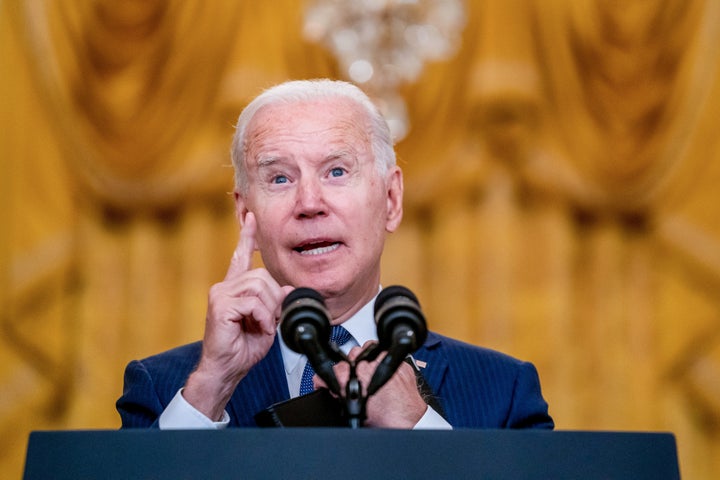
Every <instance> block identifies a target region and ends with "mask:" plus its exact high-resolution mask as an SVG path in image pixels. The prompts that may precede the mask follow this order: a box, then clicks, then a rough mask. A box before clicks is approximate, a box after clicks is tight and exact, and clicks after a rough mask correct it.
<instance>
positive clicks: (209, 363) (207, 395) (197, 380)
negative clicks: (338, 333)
mask: <svg viewBox="0 0 720 480" xmlns="http://www.w3.org/2000/svg"><path fill="white" fill-rule="evenodd" d="M256 230H257V224H256V221H255V216H254V215H253V214H252V213H250V212H248V213H247V214H246V216H245V225H244V226H243V228H242V230H241V232H240V239H239V241H238V245H237V247H236V249H235V252H234V254H233V257H232V260H231V261H230V267H229V268H228V271H227V275H226V276H225V279H224V280H223V281H222V282H220V283H218V284H215V285H213V286H212V288H211V289H210V294H209V298H208V310H207V317H206V319H205V336H204V339H203V349H202V355H201V357H200V362H199V364H198V367H197V369H196V370H195V371H194V372H193V373H192V374H191V375H190V377H189V378H188V381H187V384H186V385H185V389H184V390H183V396H184V397H185V400H187V401H188V402H189V403H190V404H191V405H193V406H194V407H195V408H197V409H198V410H199V411H201V412H202V413H203V414H204V415H206V416H207V417H208V418H210V419H211V420H219V419H220V417H221V416H222V412H223V409H224V408H225V405H226V404H227V402H228V401H229V399H230V396H231V395H232V392H233V391H234V390H235V387H237V384H238V383H239V382H240V380H242V378H243V377H245V375H246V374H247V372H248V371H249V370H250V369H251V368H252V367H253V366H254V365H255V364H256V363H258V362H259V361H260V360H261V359H262V358H263V357H264V356H265V355H266V354H267V352H268V351H269V350H270V347H271V346H272V344H273V341H274V339H275V332H276V327H277V323H278V321H279V318H280V311H281V306H282V301H283V300H284V298H285V296H286V295H287V294H288V293H289V292H290V291H292V287H290V286H285V287H281V286H280V285H279V284H278V283H277V282H276V281H275V279H273V278H272V276H271V275H270V273H269V272H268V271H267V270H265V269H264V268H257V269H252V255H253V251H254V250H255V232H256Z"/></svg>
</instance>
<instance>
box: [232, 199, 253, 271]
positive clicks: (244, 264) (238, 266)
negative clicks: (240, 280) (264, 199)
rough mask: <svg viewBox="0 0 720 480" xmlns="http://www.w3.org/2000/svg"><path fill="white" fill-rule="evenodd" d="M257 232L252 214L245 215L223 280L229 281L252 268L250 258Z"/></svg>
mask: <svg viewBox="0 0 720 480" xmlns="http://www.w3.org/2000/svg"><path fill="white" fill-rule="evenodd" d="M256 231H257V222H256V221H255V215H254V214H253V213H252V212H247V213H246V214H245V223H244V225H243V227H242V229H241V230H240V239H239V240H238V244H237V247H235V252H233V256H232V259H231V260H230V266H229V267H228V271H227V274H226V275H225V280H229V279H231V278H233V277H235V276H237V275H240V274H241V273H245V272H247V271H248V270H250V268H251V267H252V256H253V251H255V232H256Z"/></svg>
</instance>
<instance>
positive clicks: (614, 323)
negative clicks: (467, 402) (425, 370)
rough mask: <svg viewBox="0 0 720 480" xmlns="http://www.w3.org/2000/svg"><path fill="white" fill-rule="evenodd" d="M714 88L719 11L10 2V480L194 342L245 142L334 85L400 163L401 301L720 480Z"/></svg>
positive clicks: (5, 255) (495, 4)
mask: <svg viewBox="0 0 720 480" xmlns="http://www.w3.org/2000/svg"><path fill="white" fill-rule="evenodd" d="M719 66H720V2H716V1H713V0H656V1H653V0H645V1H629V2H626V1H608V0H553V1H540V0H538V1H531V0H472V1H465V2H463V1H460V0H367V1H363V2H353V1H345V0H317V1H310V2H301V1H296V0H273V1H255V0H243V1H238V0H225V1H220V0H217V1H211V2H207V1H202V0H125V1H123V2H117V1H113V0H75V1H72V2H53V1H47V0H46V1H43V0H26V1H21V0H0V72H1V73H0V99H1V100H0V172H1V173H0V205H1V208H0V225H1V226H0V231H1V232H2V233H1V234H0V267H1V268H0V271H1V276H0V326H1V329H0V332H1V333H0V477H2V478H19V477H20V475H21V471H22V467H23V463H24V455H25V448H26V445H27V436H28V433H29V432H30V431H31V430H40V429H86V428H103V429H106V428H109V429H114V428H117V427H118V426H119V418H118V416H117V414H116V412H115V409H114V402H115V400H116V399H117V397H118V396H119V395H120V394H121V392H122V375H123V369H124V366H125V365H126V363H127V362H128V361H130V360H132V359H135V358H142V357H145V356H148V355H151V354H153V353H157V352H159V351H162V350H164V349H167V348H170V347H173V346H176V345H178V344H181V343H186V342H190V341H194V340H197V339H199V338H201V336H202V332H203V323H204V316H205V307H206V299H207V291H208V288H209V286H210V285H211V284H213V283H215V282H217V281H220V280H221V279H222V278H223V276H224V272H225V270H226V268H227V264H228V260H229V258H230V256H231V254H232V251H233V248H234V245H235V243H236V240H237V234H238V228H237V226H236V224H235V219H234V217H233V210H232V207H233V204H232V198H231V196H230V195H229V192H231V191H232V169H231V168H230V160H229V154H228V151H229V146H230V141H231V137H232V134H233V125H234V123H235V120H236V118H237V115H238V114H239V112H240V110H241V109H242V108H243V106H244V105H245V104H246V103H247V102H248V101H249V99H251V98H252V97H254V96H255V95H257V94H258V93H259V92H260V91H261V90H262V89H263V88H266V87H268V86H270V85H272V84H275V83H278V82H281V81H284V80H287V79H297V78H314V77H332V78H342V79H347V80H351V81H353V82H355V83H357V84H358V85H359V86H361V87H362V88H364V89H365V90H366V91H367V92H368V93H370V94H371V95H372V96H373V98H374V99H375V100H376V101H377V102H378V104H379V105H381V106H382V108H383V109H384V111H386V112H387V115H388V116H389V118H390V119H391V121H392V122H391V123H392V126H393V129H394V132H395V134H396V138H397V151H398V155H399V161H400V163H401V165H402V167H403V169H404V172H405V186H406V202H405V219H404V222H403V226H402V227H401V229H400V231H399V232H398V233H396V234H394V235H392V236H391V237H390V239H389V242H388V247H387V250H386V255H385V257H384V266H383V283H384V284H385V285H389V284H394V283H397V284H403V285H406V286H408V287H409V288H411V289H412V290H414V291H415V292H416V293H417V294H418V296H419V298H420V299H421V302H422V304H423V307H424V310H425V312H426V315H427V317H428V320H429V323H430V326H431V327H432V328H433V329H434V330H436V331H438V332H440V333H443V334H447V335H451V336H454V337H457V338H460V339H462V340H465V341H467V342H471V343H474V344H477V345H484V346H488V347H491V348H495V349H499V350H502V351H505V352H507V353H510V354H512V355H515V356H517V357H520V358H522V359H525V360H529V361H532V362H534V363H535V365H536V366H537V367H538V369H539V372H540V377H541V380H542V386H543V392H544V395H545V397H546V399H547V400H548V402H549V404H550V413H551V414H552V416H553V417H554V418H555V421H556V424H557V428H559V429H602V430H653V431H671V432H673V433H674V434H675V435H676V437H677V441H678V448H679V455H680V461H681V469H682V473H683V476H684V477H685V478H693V479H710V478H714V475H715V474H716V473H717V472H718V471H720V191H719V190H718V188H719V187H718V184H719V183H720V149H719V147H720V133H718V132H717V128H718V124H719V118H720V117H719V116H720V72H719V71H718V68H719Z"/></svg>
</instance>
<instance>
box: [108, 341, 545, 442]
mask: <svg viewBox="0 0 720 480" xmlns="http://www.w3.org/2000/svg"><path fill="white" fill-rule="evenodd" d="M201 348H202V345H201V343H200V342H196V343H192V344H189V345H185V346H182V347H178V348H175V349H173V350H169V351H167V352H164V353H161V354H159V355H155V356H152V357H149V358H147V359H145V360H140V361H137V360H135V361H132V362H131V363H130V364H129V365H128V366H127V368H126V370H125V386H124V389H123V395H122V397H120V399H119V400H118V401H117V405H116V406H117V410H118V412H119V413H120V417H121V419H122V426H123V428H131V427H153V426H157V423H158V418H159V417H160V414H161V413H162V412H163V410H164V409H165V407H166V406H167V404H168V403H169V402H170V400H172V398H173V397H174V396H175V394H176V393H177V391H178V390H179V389H180V388H181V387H182V386H183V385H184V384H185V381H186V379H187V377H188V376H189V375H190V373H191V372H192V371H193V369H194V368H195V366H196V365H197V362H198V360H199V358H200V351H201ZM413 356H414V357H415V359H416V360H419V361H423V362H425V363H426V366H425V368H423V369H422V373H423V376H424V377H425V380H426V382H427V383H428V385H429V386H430V387H431V388H432V391H433V392H434V393H435V395H436V397H437V398H438V400H439V402H440V404H441V405H442V408H443V410H444V413H445V417H446V419H447V420H448V422H449V423H450V424H451V425H452V426H453V427H454V428H553V426H554V425H553V420H552V418H551V417H550V416H549V414H548V406H547V403H546V402H545V400H544V399H543V397H542V394H541V391H540V380H539V378H538V374H537V371H536V369H535V367H534V366H533V365H532V364H530V363H527V362H522V361H520V360H516V359H514V358H512V357H510V356H508V355H505V354H502V353H499V352H496V351H493V350H489V349H486V348H481V347H476V346H473V345H469V344H467V343H463V342H459V341H457V340H453V339H450V338H447V337H443V336H441V335H438V334H436V333H433V332H430V333H429V334H428V339H427V341H426V342H425V345H423V346H422V347H421V348H420V349H419V350H418V351H417V352H415V353H414V354H413ZM289 398H290V394H289V392H288V387H287V380H286V377H285V370H284V367H283V361H282V355H281V353H280V344H279V343H278V339H277V338H276V339H275V343H274V344H273V346H272V347H271V349H270V351H269V352H268V354H267V355H266V356H265V358H264V359H263V360H261V361H260V362H259V363H258V364H257V365H255V367H253V368H252V369H251V370H250V372H248V374H247V376H246V377H245V378H243V380H242V381H241V382H240V384H239V385H238V386H237V389H236V390H235V392H234V393H233V395H232V398H231V399H230V402H229V403H228V405H227V407H226V409H227V411H228V414H229V415H230V426H231V427H246V426H255V421H254V418H253V417H254V415H255V414H256V413H257V412H259V411H261V410H264V409H265V408H267V407H269V406H270V405H272V404H274V403H277V402H280V401H283V400H287V399H289Z"/></svg>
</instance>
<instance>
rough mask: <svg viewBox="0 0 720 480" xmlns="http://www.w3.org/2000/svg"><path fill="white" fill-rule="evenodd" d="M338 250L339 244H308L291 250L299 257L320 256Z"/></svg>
mask: <svg viewBox="0 0 720 480" xmlns="http://www.w3.org/2000/svg"><path fill="white" fill-rule="evenodd" d="M338 248H340V242H309V243H305V244H303V245H299V246H297V247H295V248H293V250H295V251H296V252H298V253H299V254H300V255H322V254H323V253H329V252H332V251H334V250H337V249H338Z"/></svg>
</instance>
